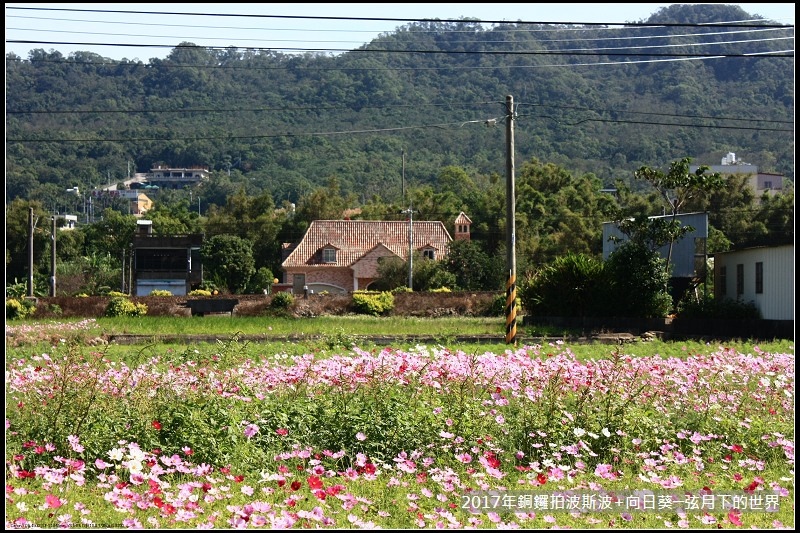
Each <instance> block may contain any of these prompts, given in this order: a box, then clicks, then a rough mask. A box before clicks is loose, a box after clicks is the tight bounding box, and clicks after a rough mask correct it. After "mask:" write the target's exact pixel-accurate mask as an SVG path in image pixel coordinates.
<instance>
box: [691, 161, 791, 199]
mask: <svg viewBox="0 0 800 533" xmlns="http://www.w3.org/2000/svg"><path fill="white" fill-rule="evenodd" d="M708 167H709V171H710V172H719V173H720V174H722V175H723V176H726V175H733V174H736V175H742V174H746V175H747V184H748V185H749V186H750V188H751V189H753V191H755V193H756V196H758V197H761V195H762V194H764V193H767V194H777V193H779V192H782V191H783V178H784V177H783V176H782V175H780V174H773V173H769V172H759V171H758V166H757V165H751V164H750V163H745V162H744V161H739V160H737V159H736V154H735V153H733V152H728V154H726V155H725V157H723V158H722V160H721V161H720V164H719V165H708ZM698 168H699V166H698V165H691V166H690V167H689V171H690V172H694V171H695V170H697V169H698Z"/></svg>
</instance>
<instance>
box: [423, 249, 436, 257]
mask: <svg viewBox="0 0 800 533" xmlns="http://www.w3.org/2000/svg"><path fill="white" fill-rule="evenodd" d="M422 257H424V258H425V259H436V254H435V252H434V251H433V250H431V249H430V248H428V249H426V250H422Z"/></svg>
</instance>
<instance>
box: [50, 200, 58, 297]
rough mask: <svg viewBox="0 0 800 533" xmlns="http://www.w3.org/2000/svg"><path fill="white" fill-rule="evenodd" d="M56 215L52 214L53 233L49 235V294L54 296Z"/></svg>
mask: <svg viewBox="0 0 800 533" xmlns="http://www.w3.org/2000/svg"><path fill="white" fill-rule="evenodd" d="M57 219H58V217H57V216H56V215H55V214H53V235H52V236H51V237H50V238H51V239H52V241H53V245H52V247H51V254H50V272H51V274H52V275H51V276H50V296H51V297H53V298H55V296H56V220H57Z"/></svg>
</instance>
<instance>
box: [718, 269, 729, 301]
mask: <svg viewBox="0 0 800 533" xmlns="http://www.w3.org/2000/svg"><path fill="white" fill-rule="evenodd" d="M719 292H720V294H722V296H725V295H726V294H728V267H724V266H723V267H719Z"/></svg>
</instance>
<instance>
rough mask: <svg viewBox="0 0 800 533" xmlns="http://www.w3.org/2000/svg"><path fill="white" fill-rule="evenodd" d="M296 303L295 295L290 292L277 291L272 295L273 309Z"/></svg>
mask: <svg viewBox="0 0 800 533" xmlns="http://www.w3.org/2000/svg"><path fill="white" fill-rule="evenodd" d="M293 303H294V295H292V293H290V292H277V293H275V295H274V296H273V297H272V301H271V302H270V303H269V306H270V307H271V308H272V309H288V308H289V307H291V305H292V304H293Z"/></svg>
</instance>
